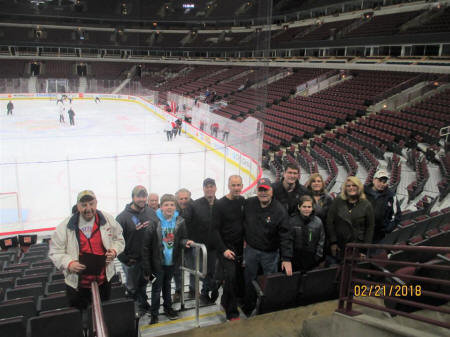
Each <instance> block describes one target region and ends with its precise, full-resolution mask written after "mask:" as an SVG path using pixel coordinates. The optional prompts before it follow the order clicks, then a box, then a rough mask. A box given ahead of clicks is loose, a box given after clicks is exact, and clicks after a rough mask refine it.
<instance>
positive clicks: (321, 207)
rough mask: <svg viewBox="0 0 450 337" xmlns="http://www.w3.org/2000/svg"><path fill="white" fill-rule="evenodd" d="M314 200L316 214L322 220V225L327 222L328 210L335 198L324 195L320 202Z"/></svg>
mask: <svg viewBox="0 0 450 337" xmlns="http://www.w3.org/2000/svg"><path fill="white" fill-rule="evenodd" d="M313 200H314V214H315V215H316V216H318V217H319V218H320V220H322V224H325V223H326V222H327V215H328V210H329V209H330V207H331V203H332V202H333V198H332V197H331V195H329V194H328V193H322V194H321V195H320V199H319V201H317V202H316V201H315V199H314V198H313Z"/></svg>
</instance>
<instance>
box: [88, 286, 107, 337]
mask: <svg viewBox="0 0 450 337" xmlns="http://www.w3.org/2000/svg"><path fill="white" fill-rule="evenodd" d="M91 292H92V325H93V329H94V336H96V337H108V336H109V333H108V328H107V327H106V324H105V320H104V318H103V308H102V303H101V301H100V291H99V288H98V284H97V282H96V281H93V282H92V283H91Z"/></svg>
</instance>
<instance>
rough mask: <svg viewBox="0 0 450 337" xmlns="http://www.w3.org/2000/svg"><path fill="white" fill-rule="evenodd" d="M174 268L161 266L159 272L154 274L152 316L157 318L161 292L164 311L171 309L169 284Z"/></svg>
mask: <svg viewBox="0 0 450 337" xmlns="http://www.w3.org/2000/svg"><path fill="white" fill-rule="evenodd" d="M174 268H175V267H174V266H161V270H160V271H158V272H156V280H155V282H153V284H152V309H151V310H152V315H155V316H157V315H158V313H159V305H160V303H161V302H160V301H161V290H162V296H163V300H164V303H163V306H164V310H168V309H170V308H172V296H171V294H170V290H171V287H170V283H171V281H172V277H173V271H174Z"/></svg>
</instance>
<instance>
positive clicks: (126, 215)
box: [116, 203, 158, 264]
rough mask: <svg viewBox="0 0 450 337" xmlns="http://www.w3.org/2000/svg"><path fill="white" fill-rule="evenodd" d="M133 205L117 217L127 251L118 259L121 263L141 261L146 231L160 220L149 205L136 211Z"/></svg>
mask: <svg viewBox="0 0 450 337" xmlns="http://www.w3.org/2000/svg"><path fill="white" fill-rule="evenodd" d="M131 205H132V203H130V204H128V205H126V206H125V209H124V210H123V211H122V212H121V213H120V214H119V215H118V216H117V217H116V221H117V222H118V223H119V224H120V225H121V226H122V229H123V238H124V239H125V250H124V251H123V252H122V253H121V254H119V256H118V257H117V258H118V259H119V261H120V262H122V263H125V264H128V263H129V261H130V259H134V260H137V261H138V260H140V259H141V249H142V242H143V238H144V230H145V228H147V227H148V226H151V225H154V224H155V223H156V222H157V221H158V218H157V216H156V213H155V211H154V210H153V209H151V208H150V207H148V206H147V205H146V206H145V207H144V208H143V209H142V210H141V211H136V210H134V209H133V208H132V207H131Z"/></svg>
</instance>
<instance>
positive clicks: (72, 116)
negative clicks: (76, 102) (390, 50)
mask: <svg viewBox="0 0 450 337" xmlns="http://www.w3.org/2000/svg"><path fill="white" fill-rule="evenodd" d="M67 113H68V114H69V120H70V125H75V119H74V116H75V111H73V108H72V106H70V108H69V111H67Z"/></svg>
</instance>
